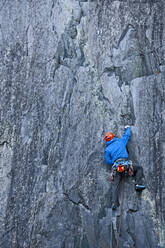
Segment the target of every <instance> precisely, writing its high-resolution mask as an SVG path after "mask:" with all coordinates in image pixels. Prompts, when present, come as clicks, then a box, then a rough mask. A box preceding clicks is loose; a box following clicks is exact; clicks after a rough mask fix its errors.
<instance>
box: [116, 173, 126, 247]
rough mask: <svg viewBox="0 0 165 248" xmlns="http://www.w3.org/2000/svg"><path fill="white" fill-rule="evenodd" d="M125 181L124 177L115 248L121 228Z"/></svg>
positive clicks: (117, 244) (117, 245)
mask: <svg viewBox="0 0 165 248" xmlns="http://www.w3.org/2000/svg"><path fill="white" fill-rule="evenodd" d="M125 181H126V175H124V182H123V190H122V200H121V207H120V222H119V228H118V236H117V242H116V248H118V247H119V237H120V228H121V221H122V214H123V205H124V191H125Z"/></svg>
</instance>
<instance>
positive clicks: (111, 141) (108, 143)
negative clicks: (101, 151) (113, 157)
mask: <svg viewBox="0 0 165 248" xmlns="http://www.w3.org/2000/svg"><path fill="white" fill-rule="evenodd" d="M116 140H118V138H116V137H114V138H113V139H112V140H110V141H108V142H107V143H106V144H107V146H109V145H110V144H112V143H113V142H114V141H116Z"/></svg>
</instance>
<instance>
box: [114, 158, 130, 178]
mask: <svg viewBox="0 0 165 248" xmlns="http://www.w3.org/2000/svg"><path fill="white" fill-rule="evenodd" d="M129 168H133V164H132V161H130V160H125V161H124V160H117V161H115V163H114V165H113V166H112V172H113V175H115V173H116V172H119V173H122V172H126V171H128V170H129Z"/></svg>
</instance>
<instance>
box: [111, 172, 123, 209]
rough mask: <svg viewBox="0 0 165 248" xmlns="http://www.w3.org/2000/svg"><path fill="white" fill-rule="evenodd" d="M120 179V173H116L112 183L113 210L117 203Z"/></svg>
mask: <svg viewBox="0 0 165 248" xmlns="http://www.w3.org/2000/svg"><path fill="white" fill-rule="evenodd" d="M121 180H122V173H118V172H117V173H116V175H115V177H114V183H113V196H112V202H113V204H112V209H113V210H115V209H116V208H117V207H118V206H119V205H120V204H119V187H120V182H121Z"/></svg>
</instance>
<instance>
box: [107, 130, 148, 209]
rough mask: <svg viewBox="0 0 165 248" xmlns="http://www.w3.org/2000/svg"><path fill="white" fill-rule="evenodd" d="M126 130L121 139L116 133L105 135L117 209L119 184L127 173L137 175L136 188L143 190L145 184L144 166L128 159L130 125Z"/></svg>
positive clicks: (113, 199) (114, 205) (114, 204)
mask: <svg viewBox="0 0 165 248" xmlns="http://www.w3.org/2000/svg"><path fill="white" fill-rule="evenodd" d="M125 129H126V131H125V133H124V135H123V136H122V137H121V138H120V139H119V138H117V137H115V135H114V133H112V132H108V133H106V135H105V140H106V144H107V146H106V149H105V161H106V163H107V164H108V165H112V174H111V182H113V181H114V185H113V186H114V188H113V196H112V201H113V204H112V209H113V210H116V208H117V207H118V206H119V205H120V204H119V199H118V196H119V186H120V182H121V180H122V177H123V175H124V174H125V173H128V174H129V175H130V176H135V189H136V190H137V191H142V190H144V189H145V186H144V185H143V184H142V178H143V168H142V167H141V166H137V165H134V166H133V164H132V161H130V160H128V152H127V147H126V146H127V143H128V140H129V138H130V137H131V128H130V126H126V127H125Z"/></svg>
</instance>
